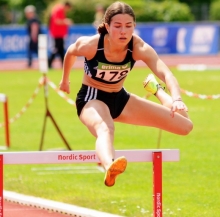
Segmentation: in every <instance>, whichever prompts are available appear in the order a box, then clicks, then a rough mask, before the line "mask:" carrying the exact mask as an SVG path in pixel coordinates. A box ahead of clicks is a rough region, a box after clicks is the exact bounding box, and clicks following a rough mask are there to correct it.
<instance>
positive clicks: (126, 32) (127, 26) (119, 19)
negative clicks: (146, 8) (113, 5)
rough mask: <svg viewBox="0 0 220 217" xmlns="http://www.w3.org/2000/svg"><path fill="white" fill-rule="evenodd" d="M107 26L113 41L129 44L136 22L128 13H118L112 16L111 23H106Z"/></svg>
mask: <svg viewBox="0 0 220 217" xmlns="http://www.w3.org/2000/svg"><path fill="white" fill-rule="evenodd" d="M106 28H107V31H108V33H109V37H110V38H111V40H112V41H114V42H115V43H117V44H118V43H120V44H121V43H122V44H127V43H128V42H129V41H130V39H131V37H132V34H133V32H134V28H135V22H134V20H133V17H132V16H130V15H128V14H117V15H115V16H114V17H112V19H111V23H110V25H108V24H106Z"/></svg>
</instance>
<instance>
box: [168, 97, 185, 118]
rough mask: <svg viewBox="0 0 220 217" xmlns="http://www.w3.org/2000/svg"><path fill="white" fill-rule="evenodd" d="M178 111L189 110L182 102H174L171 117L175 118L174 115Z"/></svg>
mask: <svg viewBox="0 0 220 217" xmlns="http://www.w3.org/2000/svg"><path fill="white" fill-rule="evenodd" d="M178 111H185V112H188V108H187V106H186V105H185V103H184V102H183V101H182V100H174V101H173V105H172V107H171V113H170V115H171V117H172V118H173V117H174V113H175V112H178Z"/></svg>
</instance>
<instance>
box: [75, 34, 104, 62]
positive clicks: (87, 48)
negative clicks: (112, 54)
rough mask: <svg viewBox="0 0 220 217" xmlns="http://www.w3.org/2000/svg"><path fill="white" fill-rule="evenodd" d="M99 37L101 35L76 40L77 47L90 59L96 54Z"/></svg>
mask: <svg viewBox="0 0 220 217" xmlns="http://www.w3.org/2000/svg"><path fill="white" fill-rule="evenodd" d="M99 37H100V36H99V34H96V35H93V36H81V37H79V38H78V39H77V40H76V42H75V45H76V47H77V49H78V50H79V51H81V52H83V53H84V54H86V55H85V56H86V57H87V58H89V57H90V56H94V54H95V53H96V50H97V47H98V41H99Z"/></svg>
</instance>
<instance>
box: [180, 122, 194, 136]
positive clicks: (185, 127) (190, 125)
mask: <svg viewBox="0 0 220 217" xmlns="http://www.w3.org/2000/svg"><path fill="white" fill-rule="evenodd" d="M182 126H183V127H182V130H181V134H182V135H183V136H186V135H188V134H189V133H190V132H191V131H192V130H193V123H192V121H190V120H188V121H187V122H186V124H184V125H182Z"/></svg>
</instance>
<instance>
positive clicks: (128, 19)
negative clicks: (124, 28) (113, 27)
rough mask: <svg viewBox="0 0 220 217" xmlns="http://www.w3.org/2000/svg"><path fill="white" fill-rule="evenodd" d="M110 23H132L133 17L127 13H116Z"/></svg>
mask: <svg viewBox="0 0 220 217" xmlns="http://www.w3.org/2000/svg"><path fill="white" fill-rule="evenodd" d="M111 23H112V24H132V23H134V19H133V17H132V16H130V15H129V14H117V15H115V16H113V17H112V19H111Z"/></svg>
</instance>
